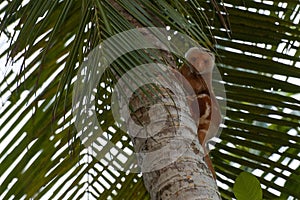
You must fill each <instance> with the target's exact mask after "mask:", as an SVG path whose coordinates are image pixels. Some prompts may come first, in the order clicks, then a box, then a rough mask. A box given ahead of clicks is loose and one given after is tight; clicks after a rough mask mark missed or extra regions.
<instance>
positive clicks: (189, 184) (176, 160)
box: [130, 85, 221, 200]
mask: <svg viewBox="0 0 300 200" xmlns="http://www.w3.org/2000/svg"><path fill="white" fill-rule="evenodd" d="M150 88H151V87H149V85H147V86H144V87H143V88H140V89H139V90H138V91H136V92H135V94H134V95H132V97H131V100H130V106H131V107H132V108H133V111H132V113H131V116H132V119H133V120H134V122H135V123H136V124H138V125H139V126H140V127H141V128H140V129H139V130H138V131H137V132H138V133H139V134H137V135H136V136H134V137H132V141H133V143H134V148H135V151H136V152H137V153H138V161H139V166H140V167H141V171H142V172H143V179H144V184H145V186H146V188H147V190H148V191H149V193H150V195H151V199H153V200H156V199H189V200H190V199H221V197H220V194H219V192H218V189H217V185H216V182H215V180H214V178H213V176H212V174H211V171H210V170H209V169H208V167H207V166H206V164H205V162H204V161H203V157H204V152H203V149H202V147H201V145H200V144H199V141H198V139H197V126H196V124H195V122H194V121H193V119H192V118H191V116H190V114H189V111H188V110H189V109H188V106H182V107H180V108H179V107H178V106H177V105H186V102H179V104H175V103H174V99H176V98H177V97H176V96H174V94H173V93H172V92H171V91H170V90H169V89H167V88H151V89H150ZM154 89H159V90H160V92H157V93H156V94H153V90H154ZM142 90H143V91H142ZM145 94H147V95H148V96H147V95H145ZM149 94H152V95H151V96H149ZM177 99H178V98H177ZM180 115H181V116H180ZM145 135H146V136H147V137H145Z"/></svg>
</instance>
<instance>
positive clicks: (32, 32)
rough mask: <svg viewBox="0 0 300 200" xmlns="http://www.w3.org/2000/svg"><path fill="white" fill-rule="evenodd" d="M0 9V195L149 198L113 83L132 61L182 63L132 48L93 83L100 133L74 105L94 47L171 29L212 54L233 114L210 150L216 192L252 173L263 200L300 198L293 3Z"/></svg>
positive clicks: (34, 4)
mask: <svg viewBox="0 0 300 200" xmlns="http://www.w3.org/2000/svg"><path fill="white" fill-rule="evenodd" d="M0 16H1V25H0V30H1V47H2V48H1V53H0V55H1V56H0V57H1V68H0V69H1V75H0V92H1V107H0V110H1V112H0V116H1V117H0V122H1V123H0V149H1V151H0V163H1V164H0V198H1V199H9V198H12V199H30V198H33V199H150V194H151V192H152V190H151V189H150V190H149V192H148V191H147V190H146V187H145V186H144V181H143V179H142V176H143V175H142V173H130V172H132V171H134V170H135V169H137V168H136V166H135V165H133V166H130V165H127V163H135V161H132V160H131V159H134V156H133V155H134V154H133V152H134V147H133V144H134V145H135V144H136V143H135V141H132V140H131V138H130V136H129V135H128V134H127V132H126V130H125V131H124V129H123V124H122V120H118V118H117V117H116V116H115V115H114V114H115V113H113V109H112V107H113V106H112V102H114V101H113V100H114V97H113V92H112V91H113V90H112V88H114V86H115V85H117V83H118V80H119V79H120V78H121V77H122V76H123V75H124V74H126V73H127V72H129V71H130V70H132V69H134V66H139V65H141V64H145V63H153V62H155V63H161V64H167V65H169V66H170V65H171V66H173V67H174V68H176V67H180V66H181V65H182V60H183V58H182V57H180V55H174V54H173V53H170V52H167V51H162V50H159V51H157V49H156V50H153V49H152V50H149V51H144V50H140V49H136V50H134V51H132V52H127V53H126V54H124V55H122V56H121V57H120V58H119V59H117V60H116V61H114V62H113V63H112V64H111V65H110V67H108V68H107V69H106V70H105V71H104V72H103V74H102V76H101V77H99V84H98V85H97V87H96V90H93V91H94V92H95V93H94V99H93V101H94V102H95V104H94V105H95V108H94V110H95V112H94V113H96V115H95V116H96V119H97V121H98V122H99V124H100V127H101V130H102V131H103V132H101V134H100V135H99V136H100V137H99V139H98V138H97V139H95V138H93V137H91V135H88V134H86V133H92V132H97V130H96V128H95V127H92V126H86V127H85V129H82V130H81V129H78V127H77V126H78V124H77V123H76V114H78V113H76V112H75V114H74V110H76V108H77V107H76V105H74V101H72V100H74V96H73V94H74V92H73V91H74V88H75V86H78V85H76V83H78V80H81V79H80V78H79V77H80V73H78V72H80V70H81V69H83V68H82V66H84V63H85V62H88V61H89V60H90V59H89V58H90V57H89V55H91V52H93V50H94V49H95V48H98V47H99V44H102V43H103V42H104V41H106V40H108V39H109V38H111V37H113V36H115V35H116V34H118V33H122V32H124V31H128V30H130V29H133V28H137V27H139V28H141V27H160V28H165V29H166V30H175V31H177V32H178V33H181V34H184V35H187V36H189V37H190V38H192V39H193V40H194V41H196V42H197V43H198V44H200V45H202V46H204V47H206V48H209V49H211V51H213V52H214V53H215V55H216V67H217V69H218V70H219V72H220V74H221V76H222V82H221V83H222V84H224V85H225V89H226V99H222V98H219V101H220V102H223V101H226V117H225V123H224V125H222V134H221V135H220V139H219V140H217V143H216V145H215V148H214V149H213V150H212V151H211V152H210V156H211V158H212V160H213V164H214V167H215V170H216V173H217V184H218V186H219V189H218V190H219V191H220V194H221V197H222V198H223V199H232V198H234V194H233V191H232V188H233V184H234V182H235V179H236V177H237V176H238V175H239V174H240V173H241V172H243V171H248V172H251V173H253V174H254V175H255V176H256V177H257V179H258V180H259V181H260V183H261V185H262V189H263V197H264V198H265V199H276V198H280V199H297V198H300V193H299V191H300V188H299V187H300V186H299V185H300V184H299V182H300V178H299V176H300V175H299V174H300V172H299V170H300V168H299V165H300V164H299V163H300V158H299V155H300V150H299V149H300V140H299V131H300V127H299V121H300V98H299V93H300V89H299V81H300V80H299V79H300V70H299V67H300V58H299V55H300V51H299V46H300V40H299V38H300V28H299V26H298V24H299V20H300V3H299V2H298V1H296V0H295V1H280V2H279V1H275V0H274V1H264V0H261V1H259V0H258V1H230V2H228V3H227V2H224V1H210V2H206V1H196V0H189V1H181V0H180V1H166V0H160V1H149V0H146V1H140V0H133V1H127V0H119V1H115V0H107V1H98V0H92V1H87V0H83V1H76V0H69V1H58V0H52V1H38V0H29V1H18V0H14V1H2V3H1V4H0ZM144 35H146V37H147V36H149V37H150V38H151V34H148V33H146V34H145V33H144ZM132 41H134V40H132ZM177 43H180V40H179V39H178V41H177ZM185 45H187V44H186V43H184V42H183V43H181V46H182V47H185V49H186V48H187V47H186V46H185ZM101 62H103V63H105V62H106V60H101ZM91 73H92V72H91ZM94 73H95V74H97V73H98V72H97V71H95V72H94ZM84 75H86V74H84ZM92 75H93V74H92ZM162 79H164V78H162ZM165 80H167V79H166V78H165ZM131 81H133V80H131ZM131 83H132V82H130V84H129V86H130V85H131V86H132V84H131ZM77 88H78V87H77ZM129 88H130V87H129ZM84 89H86V88H79V90H78V91H84ZM216 90H218V88H216ZM142 91H143V92H142V93H141V95H140V97H141V96H143V95H146V96H147V97H149V96H150V97H152V98H153V97H155V96H157V95H158V96H159V95H161V94H164V93H161V92H162V91H163V89H162V88H153V87H146V88H145V89H142ZM121 92H122V90H121ZM124 93H126V91H125V90H124ZM138 93H140V92H139V91H136V92H135V93H134V94H138ZM216 94H217V95H218V91H216ZM138 96H139V95H138ZM75 97H76V95H75ZM174 98H175V97H174ZM154 99H155V98H154ZM133 102H134V101H133ZM72 103H73V104H72ZM183 103H184V102H183ZM132 105H135V104H132ZM134 109H135V108H134V107H131V108H130V109H129V110H133V111H135V110H134ZM158 110H159V109H158ZM171 112H173V111H171V110H170V113H171ZM77 117H78V116H77ZM139 122H140V121H138V122H137V123H139ZM173 122H174V119H173ZM97 128H99V127H97ZM83 136H86V137H83ZM92 136H95V134H92ZM90 138H91V139H92V142H90ZM150 139H151V137H150ZM89 142H90V143H89ZM86 144H90V145H86ZM131 161H132V162H131ZM203 166H204V165H203ZM113 167H115V168H118V167H120V168H122V167H124V168H123V169H126V170H116V169H114V168H113ZM178 168H179V167H178ZM204 168H205V167H204ZM135 172H137V170H136V171H135ZM144 174H145V173H144ZM146 181H147V180H145V182H146ZM205 183H210V181H209V180H208V181H207V182H205ZM146 185H147V184H146ZM247 187H251V184H250V183H249V185H248V186H247ZM147 188H148V187H147ZM148 189H149V188H148ZM152 196H153V195H152Z"/></svg>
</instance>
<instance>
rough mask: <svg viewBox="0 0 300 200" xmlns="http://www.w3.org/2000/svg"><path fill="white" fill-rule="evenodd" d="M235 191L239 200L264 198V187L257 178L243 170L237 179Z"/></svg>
mask: <svg viewBox="0 0 300 200" xmlns="http://www.w3.org/2000/svg"><path fill="white" fill-rule="evenodd" d="M233 192H234V195H235V197H236V198H237V200H249V199H251V200H262V189H261V186H260V183H259V181H258V180H257V178H256V177H255V176H254V175H252V174H250V173H248V172H242V173H241V174H240V175H239V176H238V177H237V179H236V180H235V183H234V186H233Z"/></svg>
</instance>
